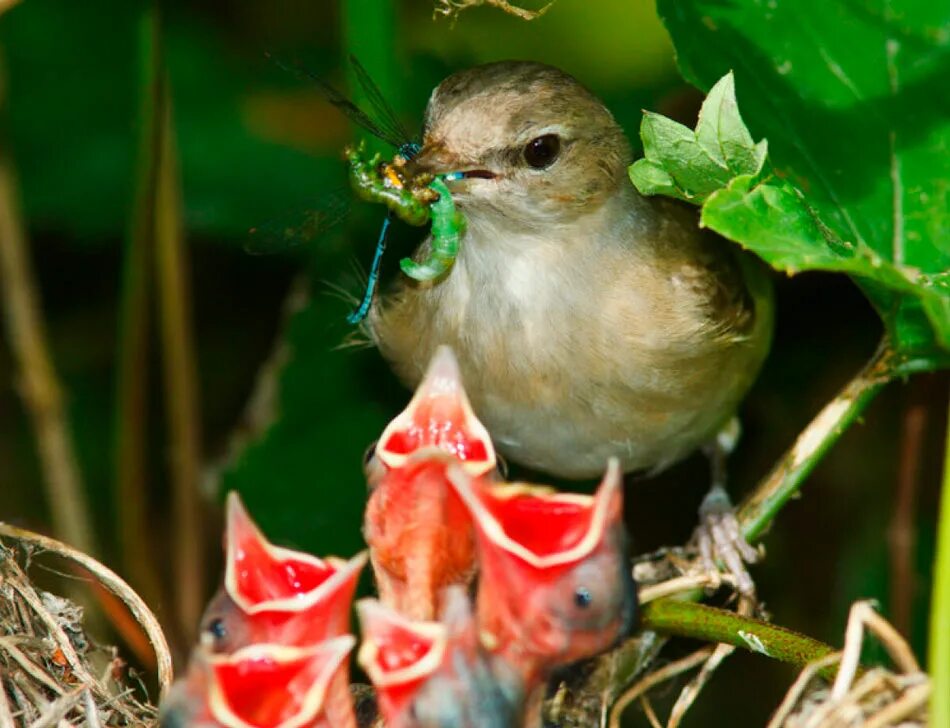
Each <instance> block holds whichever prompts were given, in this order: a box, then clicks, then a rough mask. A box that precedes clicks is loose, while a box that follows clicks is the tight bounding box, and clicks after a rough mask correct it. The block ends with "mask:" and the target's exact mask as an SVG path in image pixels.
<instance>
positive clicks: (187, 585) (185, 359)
mask: <svg viewBox="0 0 950 728" xmlns="http://www.w3.org/2000/svg"><path fill="white" fill-rule="evenodd" d="M152 22H154V23H155V24H158V23H159V20H158V18H157V17H155V13H154V12H153V18H152ZM158 32H159V31H158V30H156V33H158ZM160 74H161V81H162V82H161V94H162V103H161V104H160V105H159V106H158V107H157V108H156V113H157V114H160V115H159V116H158V117H157V118H156V123H157V124H158V125H159V130H160V131H159V135H158V142H159V150H160V154H159V157H158V168H157V169H156V182H157V186H156V195H155V200H154V204H155V256H156V258H155V267H156V278H157V283H158V301H159V314H160V315H159V319H160V322H161V334H162V360H163V363H164V370H165V407H166V411H167V413H168V440H169V446H170V449H171V457H170V463H171V481H172V505H173V508H172V523H174V526H175V532H176V538H175V539H173V542H172V543H173V548H174V569H173V574H174V583H175V594H176V606H177V608H178V619H179V623H180V627H181V629H182V633H183V634H184V635H185V637H186V639H190V638H193V637H194V635H195V629H196V627H197V625H198V621H199V620H200V618H201V612H202V610H203V609H204V599H205V570H204V562H205V549H204V545H205V539H204V530H203V528H202V521H203V517H202V516H203V504H202V501H201V494H200V492H199V485H200V480H201V424H200V420H201V418H200V415H199V412H198V372H197V362H196V356H195V347H194V333H193V331H192V315H191V291H190V287H189V284H188V274H187V268H188V265H187V263H188V256H187V252H186V247H185V241H184V232H183V225H182V213H181V186H180V175H179V171H178V160H177V149H176V148H175V133H174V128H173V125H172V114H171V95H170V92H169V84H168V75H167V73H166V72H165V71H164V68H162V69H161V71H160Z"/></svg>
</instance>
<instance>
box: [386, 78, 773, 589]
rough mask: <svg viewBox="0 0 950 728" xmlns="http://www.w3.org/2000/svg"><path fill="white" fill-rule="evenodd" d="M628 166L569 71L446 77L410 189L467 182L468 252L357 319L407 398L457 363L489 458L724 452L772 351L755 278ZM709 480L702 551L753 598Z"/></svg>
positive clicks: (636, 463)
mask: <svg viewBox="0 0 950 728" xmlns="http://www.w3.org/2000/svg"><path fill="white" fill-rule="evenodd" d="M632 159H633V155H632V152H631V148H630V143H629V142H628V140H627V138H626V136H625V135H624V132H623V130H622V129H621V128H620V126H619V125H618V124H617V122H616V121H615V120H614V118H613V116H612V115H611V113H610V112H609V111H608V110H607V108H606V107H605V106H604V104H603V103H602V102H601V101H600V100H599V99H598V98H597V97H596V96H594V94H592V93H591V92H590V91H588V90H587V89H586V88H585V87H584V86H582V85H581V84H580V83H579V82H578V81H577V80H575V79H574V78H572V77H571V76H570V75H568V74H567V73H564V72H563V71H560V70H558V69H556V68H553V67H551V66H547V65H543V64H540V63H531V62H516V61H508V62H500V63H491V64H487V65H482V66H477V67H475V68H471V69H468V70H465V71H462V72H459V73H456V74H455V75H453V76H450V77H449V78H447V79H446V80H445V81H443V82H442V83H441V84H440V85H439V86H438V87H437V88H436V89H435V91H434V92H433V93H432V96H431V98H430V100H429V104H428V107H427V109H426V115H425V128H424V134H423V144H422V149H421V151H420V152H419V154H418V155H417V156H416V157H415V158H414V159H413V160H412V161H411V162H410V163H409V167H410V170H409V171H410V173H412V174H421V173H431V174H436V175H438V174H443V173H448V172H461V173H462V174H461V175H454V176H453V177H458V178H457V179H452V178H450V181H449V182H448V184H449V187H450V190H451V193H452V197H453V199H454V200H455V204H456V206H457V208H458V209H459V210H460V211H461V212H462V213H463V214H464V216H465V219H466V220H467V228H466V230H465V233H464V237H463V238H462V241H461V250H460V252H459V255H458V258H457V260H456V261H455V264H454V266H453V267H452V268H451V269H450V270H449V271H448V273H447V274H446V275H444V276H443V277H442V278H440V279H438V280H436V281H433V282H430V283H428V284H419V283H417V282H415V281H412V280H409V279H407V278H402V279H401V280H400V281H399V283H397V284H396V286H395V288H394V290H392V291H390V292H388V293H387V294H385V295H384V296H383V297H382V298H380V299H379V300H378V301H377V302H376V304H374V307H373V309H372V310H371V312H370V316H369V321H368V327H369V330H370V333H371V336H372V338H373V340H374V341H375V343H376V344H377V345H378V347H379V349H380V351H381V352H382V354H383V356H384V357H385V358H386V359H388V360H389V362H390V363H391V364H392V366H393V368H394V369H395V371H396V373H397V375H398V376H399V377H400V378H401V379H402V380H403V381H404V382H405V383H406V384H407V385H408V386H410V387H414V386H415V385H416V384H418V382H419V380H420V378H421V377H422V375H423V372H424V371H425V367H426V365H427V363H428V361H429V360H430V358H431V357H432V355H433V353H434V352H435V350H436V348H437V347H438V346H439V345H441V344H447V345H449V346H450V347H452V349H453V350H454V352H455V354H456V355H457V357H458V360H459V364H460V365H461V369H462V375H463V377H464V380H465V383H466V388H467V390H468V392H469V394H470V396H471V401H472V405H473V407H474V409H475V412H476V413H477V415H478V417H479V418H480V419H481V420H482V421H483V422H484V423H485V425H486V426H487V427H488V430H489V432H490V433H491V435H492V438H493V439H494V441H495V443H496V445H497V448H498V450H499V451H500V452H501V453H503V454H504V455H505V456H506V457H508V458H509V459H511V460H513V461H515V462H518V463H521V464H523V465H526V466H528V467H531V468H534V469H537V470H541V471H545V472H548V473H551V474H553V475H556V476H560V477H564V478H588V477H594V476H596V475H598V474H599V473H601V472H602V471H603V468H604V465H605V463H606V462H607V460H608V459H609V458H611V457H617V458H619V459H620V461H621V463H622V466H623V469H624V471H626V472H629V471H634V470H651V471H658V470H661V469H663V468H665V467H667V466H669V465H671V464H673V463H675V462H677V461H678V460H680V459H682V458H684V457H685V456H686V455H688V454H690V453H691V452H693V451H694V450H696V449H697V448H699V447H704V446H708V447H709V449H710V451H712V452H715V453H717V454H719V455H721V450H722V448H721V446H717V445H716V444H715V443H717V442H719V441H721V440H722V438H718V439H717V435H718V434H719V433H720V432H722V431H723V428H724V427H725V426H726V425H727V424H728V423H729V422H730V421H732V420H733V418H734V416H735V413H736V409H737V407H738V405H739V403H740V401H741V400H742V398H743V396H744V395H745V394H746V392H747V391H748V390H749V387H750V386H751V384H752V382H753V380H754V379H755V377H756V375H757V373H758V371H759V368H760V367H761V364H762V362H763V360H764V359H765V356H766V354H767V352H768V348H769V342H770V338H771V331H772V318H773V314H772V293H771V282H770V280H769V279H768V277H767V275H766V274H765V272H764V268H763V267H761V265H760V264H759V262H758V261H756V260H753V259H751V258H750V257H749V256H747V255H746V254H744V253H743V252H742V251H740V250H738V249H737V248H736V247H734V246H732V245H731V244H730V243H728V242H726V241H724V240H722V239H720V238H717V237H715V236H714V235H712V234H709V233H708V232H705V231H702V230H701V229H700V228H699V226H698V223H697V217H696V215H695V212H694V211H693V210H692V209H690V208H689V207H688V206H686V205H683V204H681V203H678V202H675V201H672V200H668V199H662V198H645V197H643V196H641V195H640V194H638V193H637V191H636V190H635V189H634V187H633V185H632V184H631V183H630V180H629V178H628V175H627V167H628V166H629V165H630V163H631V162H632ZM429 246H430V240H426V241H425V242H423V243H422V245H421V246H420V248H419V250H418V251H417V252H416V255H415V257H416V259H417V260H423V259H424V258H425V257H426V255H427V252H428V250H429ZM716 461H717V462H721V458H720V457H718V455H717V459H716ZM713 471H714V477H713V487H712V489H711V490H710V494H709V495H708V496H707V497H706V499H705V500H704V502H703V504H702V506H701V508H700V511H701V515H702V523H703V524H705V527H701V528H700V529H699V530H698V534H699V546H700V550H701V552H702V553H703V555H704V560H705V561H706V562H707V564H708V565H711V563H712V561H713V559H714V557H719V558H722V559H723V560H724V561H725V562H726V563H727V565H728V566H729V567H730V568H731V569H732V571H734V572H737V573H738V574H739V578H740V586H741V588H742V589H743V591H747V592H748V591H751V590H752V588H753V587H752V582H751V579H750V578H749V577H748V574H747V572H746V571H745V568H744V566H743V564H742V559H745V560H746V561H751V560H754V558H755V552H754V551H753V550H752V549H750V548H749V546H748V545H747V544H746V543H745V541H744V540H743V539H742V538H741V535H740V534H739V532H738V528H737V524H736V521H735V517H734V515H733V511H732V509H731V504H730V503H729V500H728V497H727V496H726V494H725V490H724V489H723V483H722V477H721V474H722V468H721V467H714V468H713Z"/></svg>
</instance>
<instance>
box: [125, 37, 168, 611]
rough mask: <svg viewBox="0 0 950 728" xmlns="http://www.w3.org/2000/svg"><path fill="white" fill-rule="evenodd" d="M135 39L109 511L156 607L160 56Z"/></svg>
mask: <svg viewBox="0 0 950 728" xmlns="http://www.w3.org/2000/svg"><path fill="white" fill-rule="evenodd" d="M140 34H141V39H142V40H141V45H142V50H141V52H140V58H141V62H140V65H141V66H142V68H141V69H140V75H141V78H140V81H139V88H140V89H141V98H140V99H139V104H140V108H139V120H138V127H139V139H138V159H137V160H136V180H135V187H134V202H133V209H132V218H131V225H130V229H129V232H128V234H127V235H126V239H125V246H124V250H123V253H122V284H121V291H120V295H119V334H118V338H119V347H118V352H117V362H116V369H117V372H118V373H117V376H116V411H115V425H114V427H115V443H116V447H115V481H116V487H115V509H116V513H117V514H118V518H117V519H116V520H117V523H118V540H119V553H120V554H121V555H122V570H123V572H124V574H125V576H126V577H127V578H128V579H129V581H130V582H131V583H132V584H134V585H135V587H136V588H137V589H138V590H139V591H140V592H141V593H142V596H143V597H144V598H145V599H146V601H148V602H149V603H151V604H159V603H161V602H162V601H163V599H162V596H163V595H162V589H161V585H160V583H159V580H158V575H157V570H156V568H155V561H154V558H153V551H152V549H150V548H149V545H150V538H149V534H150V530H151V529H150V524H151V521H150V519H149V515H148V506H147V503H146V495H145V494H146V492H147V489H148V474H147V473H148V466H147V457H146V447H147V446H146V442H147V426H148V412H147V410H148V372H149V356H148V348H149V347H148V344H149V325H150V316H149V303H150V293H151V290H152V285H153V282H152V276H151V275H150V270H151V269H150V264H151V261H152V249H153V248H154V246H155V242H154V237H155V222H154V220H155V210H154V201H155V197H156V186H157V183H156V180H155V169H156V168H157V166H158V157H159V154H160V144H159V139H158V135H159V129H158V124H157V123H156V115H157V114H158V113H159V112H158V111H157V110H156V107H157V106H159V105H160V103H161V98H162V92H161V84H160V83H159V81H158V79H157V78H156V77H155V76H156V72H155V69H156V68H158V67H159V66H160V65H161V57H160V52H161V51H160V46H159V44H158V41H157V39H156V38H154V37H153V36H154V29H153V28H152V27H151V26H149V25H148V24H143V27H142V28H141V31H140Z"/></svg>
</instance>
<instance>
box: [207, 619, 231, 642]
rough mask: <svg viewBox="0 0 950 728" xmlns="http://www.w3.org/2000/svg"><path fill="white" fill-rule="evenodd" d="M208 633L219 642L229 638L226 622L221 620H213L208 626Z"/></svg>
mask: <svg viewBox="0 0 950 728" xmlns="http://www.w3.org/2000/svg"><path fill="white" fill-rule="evenodd" d="M208 632H210V633H211V635H212V636H213V637H214V638H215V639H219V640H222V639H224V638H225V637H227V636H228V629H227V627H225V626H224V620H222V619H220V618H218V619H212V620H211V622H210V623H209V624H208Z"/></svg>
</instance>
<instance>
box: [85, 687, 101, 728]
mask: <svg viewBox="0 0 950 728" xmlns="http://www.w3.org/2000/svg"><path fill="white" fill-rule="evenodd" d="M82 705H83V709H84V710H85V711H86V724H87V726H88V728H102V722H101V721H100V720H99V709H98V708H97V707H96V701H95V700H93V699H92V692H90V691H89V690H85V691H83V695H82Z"/></svg>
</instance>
